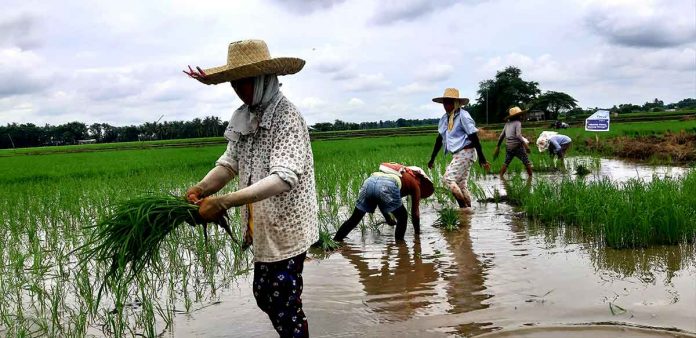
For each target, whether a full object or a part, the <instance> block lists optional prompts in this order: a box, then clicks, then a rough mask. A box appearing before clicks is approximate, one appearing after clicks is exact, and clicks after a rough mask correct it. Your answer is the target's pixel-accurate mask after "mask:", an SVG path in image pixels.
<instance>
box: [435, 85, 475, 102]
mask: <svg viewBox="0 0 696 338" xmlns="http://www.w3.org/2000/svg"><path fill="white" fill-rule="evenodd" d="M445 99H453V100H459V103H461V105H462V106H466V105H467V104H468V103H469V99H467V98H465V97H459V90H458V89H457V88H447V89H445V93H444V94H442V96H440V97H436V98H434V99H433V102H436V103H443V102H444V101H445Z"/></svg>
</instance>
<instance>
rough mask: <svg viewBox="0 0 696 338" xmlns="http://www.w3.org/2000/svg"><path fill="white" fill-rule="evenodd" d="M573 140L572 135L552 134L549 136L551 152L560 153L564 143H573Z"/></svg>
mask: <svg viewBox="0 0 696 338" xmlns="http://www.w3.org/2000/svg"><path fill="white" fill-rule="evenodd" d="M572 141H573V140H572V139H571V138H570V137H568V136H565V135H561V134H558V135H554V136H551V137H550V138H549V152H550V153H552V154H558V153H559V152H560V151H561V147H562V146H563V145H566V144H568V143H571V142H572Z"/></svg>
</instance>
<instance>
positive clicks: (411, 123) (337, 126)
mask: <svg viewBox="0 0 696 338" xmlns="http://www.w3.org/2000/svg"><path fill="white" fill-rule="evenodd" d="M438 121H440V119H398V120H394V121H392V120H387V121H382V120H379V121H378V122H360V123H353V122H345V121H341V120H336V121H334V123H331V122H321V123H316V124H314V125H312V131H339V130H361V129H379V128H402V127H418V126H430V125H433V124H437V123H438Z"/></svg>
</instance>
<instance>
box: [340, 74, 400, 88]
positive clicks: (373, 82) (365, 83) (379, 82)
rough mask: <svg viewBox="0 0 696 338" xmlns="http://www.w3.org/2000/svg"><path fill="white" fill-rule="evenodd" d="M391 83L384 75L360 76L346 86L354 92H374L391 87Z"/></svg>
mask: <svg viewBox="0 0 696 338" xmlns="http://www.w3.org/2000/svg"><path fill="white" fill-rule="evenodd" d="M390 83H391V82H390V81H389V80H387V79H386V78H385V77H384V74H382V73H378V74H359V75H358V76H357V77H355V78H354V79H352V80H350V81H349V82H348V83H347V84H346V87H345V88H346V89H347V90H349V91H354V92H362V91H373V90H378V89H383V88H386V87H387V86H389V84H390Z"/></svg>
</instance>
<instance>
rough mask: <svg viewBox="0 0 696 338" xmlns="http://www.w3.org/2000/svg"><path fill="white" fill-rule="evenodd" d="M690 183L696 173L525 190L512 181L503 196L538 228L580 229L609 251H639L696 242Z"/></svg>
mask: <svg viewBox="0 0 696 338" xmlns="http://www.w3.org/2000/svg"><path fill="white" fill-rule="evenodd" d="M694 182H696V172H691V173H689V174H688V175H686V176H685V177H683V178H679V179H673V178H657V177H653V179H652V180H651V181H650V182H645V181H643V180H637V179H634V180H630V181H627V182H626V183H623V184H619V183H614V182H612V181H610V180H608V179H603V180H598V181H591V182H586V181H583V180H570V179H564V180H562V181H560V182H551V181H538V182H537V183H536V184H535V185H534V187H532V189H531V190H527V191H526V190H525V188H524V187H522V183H521V182H520V181H516V180H513V181H511V182H510V184H509V186H510V187H509V188H508V196H509V197H510V198H511V200H513V201H515V202H516V203H519V205H520V206H521V208H522V209H523V210H524V211H525V213H526V214H527V217H529V218H530V219H532V220H534V221H536V222H539V223H541V224H544V225H565V226H574V227H579V228H580V229H581V230H582V232H583V233H584V234H585V235H587V236H588V237H589V238H591V239H594V240H595V241H598V242H600V243H602V244H604V245H606V246H608V247H611V248H617V249H621V248H639V247H646V246H648V245H654V244H657V245H661V244H668V245H674V244H679V243H685V242H693V241H694V239H696V203H695V202H696V201H695V198H694V197H693V194H694ZM558 196H563V198H558Z"/></svg>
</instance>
